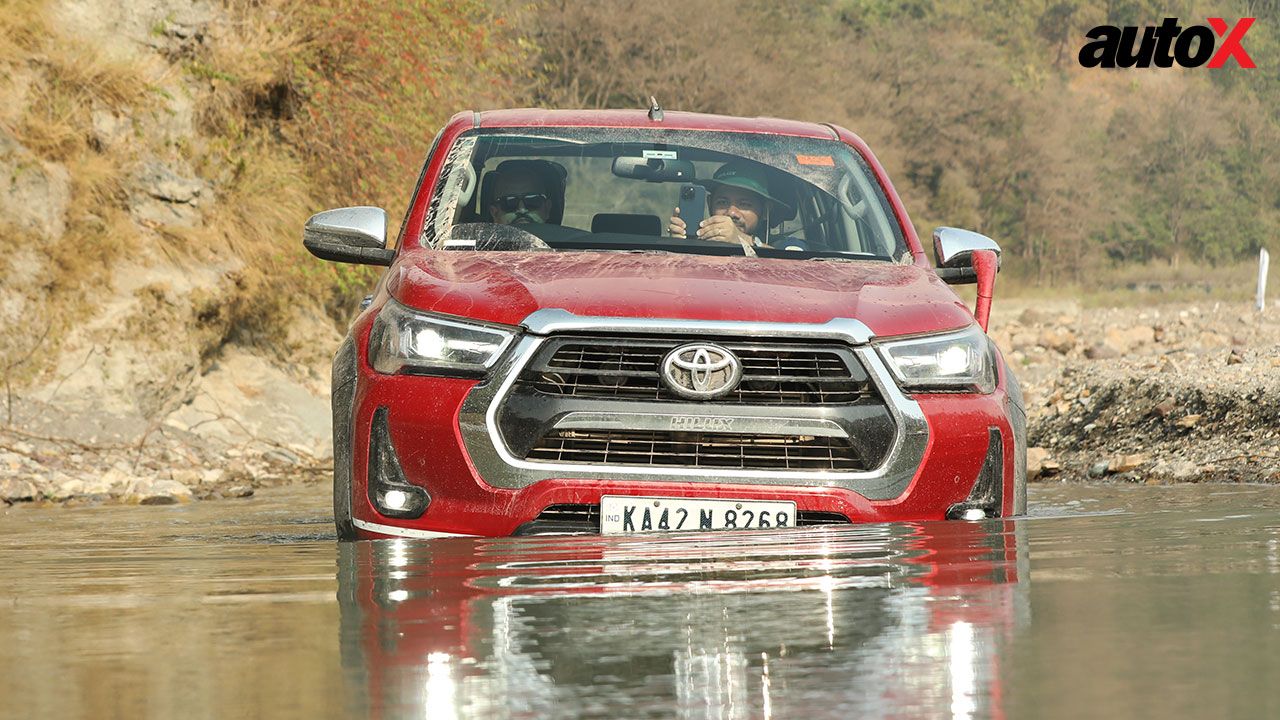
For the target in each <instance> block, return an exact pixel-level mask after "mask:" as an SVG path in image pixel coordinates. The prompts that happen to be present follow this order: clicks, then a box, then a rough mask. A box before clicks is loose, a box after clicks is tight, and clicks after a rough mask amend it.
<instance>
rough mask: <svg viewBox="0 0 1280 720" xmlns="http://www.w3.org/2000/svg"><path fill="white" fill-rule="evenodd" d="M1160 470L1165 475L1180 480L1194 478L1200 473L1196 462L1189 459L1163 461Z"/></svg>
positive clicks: (1184, 480)
mask: <svg viewBox="0 0 1280 720" xmlns="http://www.w3.org/2000/svg"><path fill="white" fill-rule="evenodd" d="M1162 470H1163V472H1164V474H1165V475H1168V476H1169V477H1171V478H1173V479H1174V480H1178V481H1180V482H1187V481H1190V480H1194V479H1195V478H1196V477H1198V476H1199V475H1200V468H1198V467H1196V464H1195V463H1193V462H1191V461H1190V460H1176V461H1174V462H1170V463H1164V467H1163V468H1162Z"/></svg>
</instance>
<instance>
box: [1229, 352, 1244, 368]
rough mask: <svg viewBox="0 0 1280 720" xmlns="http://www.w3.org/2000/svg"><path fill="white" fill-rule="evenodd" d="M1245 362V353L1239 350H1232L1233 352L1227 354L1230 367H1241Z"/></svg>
mask: <svg viewBox="0 0 1280 720" xmlns="http://www.w3.org/2000/svg"><path fill="white" fill-rule="evenodd" d="M1243 362H1244V353H1242V352H1240V350H1239V349H1238V348H1231V352H1230V353H1228V354H1227V364H1228V365H1239V364H1240V363H1243Z"/></svg>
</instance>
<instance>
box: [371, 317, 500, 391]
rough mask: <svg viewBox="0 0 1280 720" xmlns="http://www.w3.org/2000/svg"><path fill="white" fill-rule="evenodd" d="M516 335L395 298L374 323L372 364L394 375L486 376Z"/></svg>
mask: <svg viewBox="0 0 1280 720" xmlns="http://www.w3.org/2000/svg"><path fill="white" fill-rule="evenodd" d="M515 336H516V334H515V332H514V331H513V330H509V329H505V328H501V327H494V326H492V325H479V324H473V323H468V322H460V321H457V320H445V319H444V318H441V317H437V316H434V315H427V314H424V313H420V312H416V311H414V310H410V309H409V308H407V307H405V306H404V305H401V304H400V303H398V302H396V301H394V300H390V301H388V302H387V304H386V305H385V306H384V307H383V308H382V311H381V312H379V313H378V318H377V319H376V320H374V321H373V331H372V332H371V333H370V335H369V364H370V365H372V366H373V369H374V370H377V371H378V372H380V373H386V374H388V375H391V374H394V373H420V374H441V375H459V374H461V375H481V374H483V373H484V372H485V371H486V370H488V369H489V368H490V367H492V366H493V364H494V363H496V362H497V361H498V358H499V357H501V356H502V352H503V351H504V350H506V349H507V347H508V346H509V345H510V344H511V341H512V340H513V339H515Z"/></svg>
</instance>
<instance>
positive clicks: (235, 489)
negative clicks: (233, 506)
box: [225, 485, 253, 498]
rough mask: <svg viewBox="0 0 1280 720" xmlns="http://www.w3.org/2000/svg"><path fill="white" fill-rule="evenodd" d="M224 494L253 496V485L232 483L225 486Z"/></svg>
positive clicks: (241, 496) (243, 496) (238, 496)
mask: <svg viewBox="0 0 1280 720" xmlns="http://www.w3.org/2000/svg"><path fill="white" fill-rule="evenodd" d="M225 496H226V497H234V498H247V497H253V487H252V486H250V485H233V486H231V487H229V488H227V491H226V493H225Z"/></svg>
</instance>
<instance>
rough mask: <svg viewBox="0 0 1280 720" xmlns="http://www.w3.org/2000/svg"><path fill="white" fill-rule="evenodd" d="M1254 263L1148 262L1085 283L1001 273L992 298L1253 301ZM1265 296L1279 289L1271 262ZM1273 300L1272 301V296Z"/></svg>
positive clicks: (1102, 303) (1093, 303)
mask: <svg viewBox="0 0 1280 720" xmlns="http://www.w3.org/2000/svg"><path fill="white" fill-rule="evenodd" d="M1257 281H1258V264H1257V262H1256V261H1254V262H1241V263H1231V264H1222V265H1207V264H1198V263H1191V262H1182V263H1179V264H1178V265H1176V266H1175V265H1171V264H1169V263H1166V262H1153V263H1146V264H1142V265H1126V266H1121V267H1116V268H1109V269H1104V270H1099V271H1097V272H1093V273H1090V280H1089V283H1088V284H1087V285H1085V284H1065V285H1057V286H1052V287H1050V286H1046V285H1042V284H1037V283H1035V282H1033V281H1027V280H1022V279H1019V278H1018V277H1016V276H1013V275H1010V276H1007V277H1006V276H1004V275H1003V274H1002V276H1001V278H1000V279H999V281H997V283H996V295H997V297H1000V296H1002V295H1003V296H1005V297H1019V298H1030V299H1034V298H1055V299H1056V298H1074V299H1077V300H1079V301H1080V302H1081V303H1082V304H1083V305H1085V306H1087V307H1127V306H1134V305H1145V304H1150V303H1165V302H1196V301H1201V302H1203V301H1205V300H1213V301H1218V300H1221V301H1232V302H1245V301H1249V300H1252V299H1253V298H1254V296H1255V293H1256V291H1257ZM1267 290H1268V297H1269V298H1275V297H1276V296H1277V293H1278V292H1280V268H1278V267H1277V264H1276V263H1275V262H1272V263H1271V267H1270V272H1269V273H1268V276H1267ZM1272 302H1274V300H1272Z"/></svg>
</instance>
